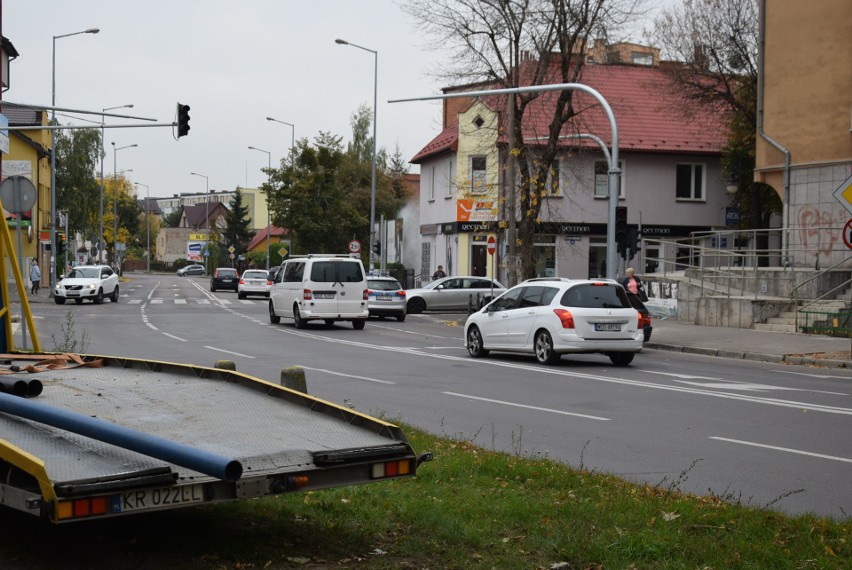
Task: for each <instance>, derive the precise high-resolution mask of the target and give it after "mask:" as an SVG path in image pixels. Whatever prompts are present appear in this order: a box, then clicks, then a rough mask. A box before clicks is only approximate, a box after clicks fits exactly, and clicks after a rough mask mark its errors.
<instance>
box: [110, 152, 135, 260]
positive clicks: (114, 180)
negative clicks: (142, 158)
mask: <svg viewBox="0 0 852 570" xmlns="http://www.w3.org/2000/svg"><path fill="white" fill-rule="evenodd" d="M137 146H139V145H138V144H129V145H126V146H120V147H116V146H115V143H112V258H113V259H112V261H113V263H115V258H116V251H117V246H118V170H117V169H116V162H117V160H116V155H117V154H118V151H120V150H123V149H125V148H135V147H137ZM125 172H127V171H125Z"/></svg>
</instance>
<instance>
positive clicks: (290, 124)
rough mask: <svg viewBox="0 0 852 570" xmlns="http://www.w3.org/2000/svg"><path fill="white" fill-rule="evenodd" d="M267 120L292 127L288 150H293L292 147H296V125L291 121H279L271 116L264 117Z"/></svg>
mask: <svg viewBox="0 0 852 570" xmlns="http://www.w3.org/2000/svg"><path fill="white" fill-rule="evenodd" d="M266 120H267V121H274V122H276V123H281V124H282V125H287V126H288V127H290V128H291V129H293V133H292V135H291V136H290V152H291V153H292V152H293V149H294V148H296V125H294V124H293V123H288V122H287V121H279V120H278V119H273V118H272V117H266Z"/></svg>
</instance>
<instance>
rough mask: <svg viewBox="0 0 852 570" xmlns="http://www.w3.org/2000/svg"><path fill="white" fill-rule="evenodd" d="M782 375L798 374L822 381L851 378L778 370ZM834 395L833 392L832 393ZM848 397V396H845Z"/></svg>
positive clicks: (847, 377)
mask: <svg viewBox="0 0 852 570" xmlns="http://www.w3.org/2000/svg"><path fill="white" fill-rule="evenodd" d="M777 372H780V373H781V374H796V375H797V376H808V377H810V378H820V379H829V378H842V379H843V380H849V376H837V375H836V374H809V373H807V372H793V371H792V370H777ZM831 393H833V392H831ZM843 395H844V396H846V395H847V394H843Z"/></svg>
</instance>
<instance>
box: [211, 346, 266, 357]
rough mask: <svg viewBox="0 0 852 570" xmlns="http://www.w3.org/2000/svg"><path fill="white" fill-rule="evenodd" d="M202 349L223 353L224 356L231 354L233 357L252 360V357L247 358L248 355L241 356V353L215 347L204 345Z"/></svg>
mask: <svg viewBox="0 0 852 570" xmlns="http://www.w3.org/2000/svg"><path fill="white" fill-rule="evenodd" d="M204 348H209V349H210V350H215V351H216V352H224V353H225V354H233V355H234V356H242V357H243V358H254V356H249V355H248V354H243V353H241V352H232V351H230V350H225V349H223V348H216V347H215V346H207V345H204Z"/></svg>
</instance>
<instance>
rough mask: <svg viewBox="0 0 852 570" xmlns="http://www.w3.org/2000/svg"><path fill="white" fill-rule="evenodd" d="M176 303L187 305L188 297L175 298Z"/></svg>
mask: <svg viewBox="0 0 852 570" xmlns="http://www.w3.org/2000/svg"><path fill="white" fill-rule="evenodd" d="M175 305H186V299H175Z"/></svg>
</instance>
